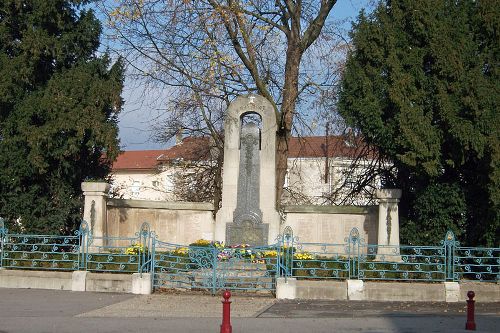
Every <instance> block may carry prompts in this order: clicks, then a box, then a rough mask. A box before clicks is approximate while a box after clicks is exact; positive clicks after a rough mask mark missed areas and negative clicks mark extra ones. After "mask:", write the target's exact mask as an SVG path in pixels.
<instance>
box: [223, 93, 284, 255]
mask: <svg viewBox="0 0 500 333" xmlns="http://www.w3.org/2000/svg"><path fill="white" fill-rule="evenodd" d="M251 113H255V114H258V115H259V116H260V118H261V121H262V123H261V126H262V130H261V131H260V132H259V128H258V127H257V125H256V124H254V123H249V124H246V125H242V121H241V120H242V118H243V117H244V116H245V115H247V114H251ZM224 128H225V141H224V168H223V176H222V206H221V208H220V209H219V211H218V213H217V216H216V223H215V239H216V240H225V242H226V243H227V244H241V243H246V244H250V245H264V244H268V243H269V242H271V243H273V242H274V239H275V238H276V236H277V235H278V234H279V227H280V218H279V214H278V212H277V210H276V187H275V183H276V158H275V156H276V117H275V113H274V110H273V107H272V105H271V104H270V103H269V101H267V100H266V99H265V98H264V97H262V96H258V95H249V96H240V97H238V98H237V99H236V100H235V101H234V102H232V103H231V105H230V106H229V108H228V113H227V116H226V122H225V124H224Z"/></svg>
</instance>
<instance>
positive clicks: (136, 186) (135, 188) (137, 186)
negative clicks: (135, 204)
mask: <svg viewBox="0 0 500 333" xmlns="http://www.w3.org/2000/svg"><path fill="white" fill-rule="evenodd" d="M140 191H141V182H140V181H138V180H134V181H133V182H132V186H130V192H132V196H133V197H138V196H139V192H140Z"/></svg>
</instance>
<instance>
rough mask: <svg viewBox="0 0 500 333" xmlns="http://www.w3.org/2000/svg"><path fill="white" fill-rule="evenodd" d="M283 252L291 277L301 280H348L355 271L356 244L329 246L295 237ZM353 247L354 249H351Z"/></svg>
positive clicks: (282, 259) (283, 258)
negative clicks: (353, 257)
mask: <svg viewBox="0 0 500 333" xmlns="http://www.w3.org/2000/svg"><path fill="white" fill-rule="evenodd" d="M288 233H289V234H291V241H290V242H288V244H286V245H285V246H284V247H283V249H284V250H283V251H281V253H282V255H283V257H282V258H281V261H282V262H284V263H286V265H287V268H288V270H287V272H289V275H290V276H293V277H296V278H300V279H348V278H349V277H350V275H351V271H352V269H353V266H352V262H351V255H352V254H353V253H355V252H356V244H355V243H352V244H351V243H344V244H327V243H308V242H301V241H300V239H299V237H294V236H293V232H292V231H291V230H289V231H288ZM351 246H352V247H351Z"/></svg>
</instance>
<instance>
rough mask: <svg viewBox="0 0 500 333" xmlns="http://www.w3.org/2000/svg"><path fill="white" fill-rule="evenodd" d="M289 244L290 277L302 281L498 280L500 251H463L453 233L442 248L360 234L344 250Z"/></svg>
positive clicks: (323, 245) (353, 233) (335, 246)
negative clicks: (379, 241)
mask: <svg viewBox="0 0 500 333" xmlns="http://www.w3.org/2000/svg"><path fill="white" fill-rule="evenodd" d="M287 244H289V245H288V246H290V248H291V253H290V254H289V255H288V258H289V260H284V262H286V263H288V265H289V266H288V267H287V271H289V272H290V274H289V276H294V277H297V278H300V279H361V280H396V281H398V280H399V281H436V282H439V281H459V280H476V281H492V282H497V281H499V280H500V272H499V268H500V248H479V247H461V246H460V245H459V242H458V241H456V240H455V236H454V235H453V233H452V232H448V233H447V234H446V236H445V239H444V240H443V241H441V244H440V245H438V246H408V245H400V246H382V245H372V244H366V243H365V242H364V240H363V239H362V238H360V237H359V232H358V230H357V229H356V228H354V229H352V231H351V233H350V235H349V237H348V238H346V239H345V243H343V244H326V243H307V242H300V240H299V238H298V237H293V236H292V237H291V241H290V242H288V243H287ZM290 244H291V245H290Z"/></svg>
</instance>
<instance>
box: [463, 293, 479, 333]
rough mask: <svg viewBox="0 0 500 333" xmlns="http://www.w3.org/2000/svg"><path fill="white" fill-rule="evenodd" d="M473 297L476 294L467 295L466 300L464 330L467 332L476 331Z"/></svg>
mask: <svg viewBox="0 0 500 333" xmlns="http://www.w3.org/2000/svg"><path fill="white" fill-rule="evenodd" d="M474 296H476V294H475V293H474V292H473V291H469V292H468V293H467V297H469V299H468V300H467V322H466V323H465V329H466V330H469V331H475V330H476V322H475V321H474V303H475V302H476V301H474V300H473V298H474Z"/></svg>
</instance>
